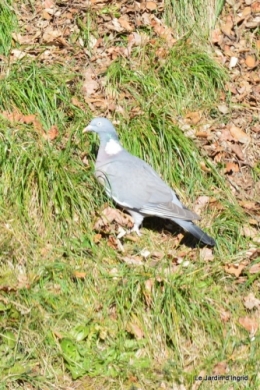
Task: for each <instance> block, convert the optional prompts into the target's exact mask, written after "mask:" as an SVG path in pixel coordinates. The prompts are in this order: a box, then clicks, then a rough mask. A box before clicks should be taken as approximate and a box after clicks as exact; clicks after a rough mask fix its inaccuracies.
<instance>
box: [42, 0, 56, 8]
mask: <svg viewBox="0 0 260 390" xmlns="http://www.w3.org/2000/svg"><path fill="white" fill-rule="evenodd" d="M52 7H54V2H53V1H52V0H44V8H52Z"/></svg>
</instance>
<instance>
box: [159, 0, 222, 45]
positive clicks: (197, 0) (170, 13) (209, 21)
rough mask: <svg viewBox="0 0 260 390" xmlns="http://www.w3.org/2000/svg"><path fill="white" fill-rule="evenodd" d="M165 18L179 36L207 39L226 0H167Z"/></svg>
mask: <svg viewBox="0 0 260 390" xmlns="http://www.w3.org/2000/svg"><path fill="white" fill-rule="evenodd" d="M165 3H166V7H165V20H166V22H167V24H168V25H169V26H171V27H172V28H173V30H174V33H175V34H176V33H177V36H178V37H182V36H184V35H190V34H191V35H192V37H193V38H195V40H196V41H197V40H198V39H199V40H200V41H201V40H203V39H205V38H206V39H207V37H208V34H209V32H210V30H211V29H212V28H214V26H215V23H216V20H217V17H218V16H219V14H220V12H221V10H222V8H223V5H224V0H207V1H204V0H192V1H189V0H181V1H178V0H167V1H166V2H165Z"/></svg>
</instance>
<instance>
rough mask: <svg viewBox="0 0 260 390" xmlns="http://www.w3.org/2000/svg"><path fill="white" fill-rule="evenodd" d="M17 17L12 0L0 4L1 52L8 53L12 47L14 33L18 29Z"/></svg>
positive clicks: (5, 0)
mask: <svg viewBox="0 0 260 390" xmlns="http://www.w3.org/2000/svg"><path fill="white" fill-rule="evenodd" d="M16 26H17V18H16V15H15V13H14V10H13V8H12V1H11V0H3V1H1V4H0V54H4V55H7V54H8V53H9V51H10V49H11V44H12V33H13V32H14V31H15V30H16Z"/></svg>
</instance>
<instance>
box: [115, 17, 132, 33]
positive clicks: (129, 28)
mask: <svg viewBox="0 0 260 390" xmlns="http://www.w3.org/2000/svg"><path fill="white" fill-rule="evenodd" d="M118 22H119V24H120V25H121V26H122V27H123V28H124V29H125V30H127V31H133V26H132V25H131V24H130V23H129V17H128V16H127V15H122V16H121V17H120V18H119V19H118Z"/></svg>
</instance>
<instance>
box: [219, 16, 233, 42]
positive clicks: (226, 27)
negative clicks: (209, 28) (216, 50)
mask: <svg viewBox="0 0 260 390" xmlns="http://www.w3.org/2000/svg"><path fill="white" fill-rule="evenodd" d="M232 29H233V22H232V20H229V21H227V22H226V23H225V24H222V26H221V31H222V32H223V33H224V34H225V35H227V36H228V37H229V38H232V36H233V34H232Z"/></svg>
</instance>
